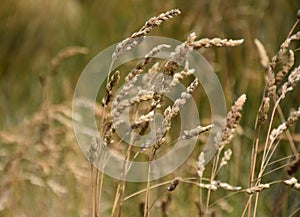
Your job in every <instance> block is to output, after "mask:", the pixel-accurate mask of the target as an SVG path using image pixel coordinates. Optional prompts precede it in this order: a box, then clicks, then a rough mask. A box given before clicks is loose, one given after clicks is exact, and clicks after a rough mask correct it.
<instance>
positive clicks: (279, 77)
mask: <svg viewBox="0 0 300 217" xmlns="http://www.w3.org/2000/svg"><path fill="white" fill-rule="evenodd" d="M294 62H295V55H294V52H293V51H292V50H289V56H288V60H287V62H286V63H285V64H284V65H283V66H282V70H280V71H279V72H277V73H276V78H275V79H276V84H279V83H280V82H281V81H282V79H283V78H284V76H285V75H286V74H287V73H288V72H289V71H290V69H291V68H292V67H293V65H294Z"/></svg>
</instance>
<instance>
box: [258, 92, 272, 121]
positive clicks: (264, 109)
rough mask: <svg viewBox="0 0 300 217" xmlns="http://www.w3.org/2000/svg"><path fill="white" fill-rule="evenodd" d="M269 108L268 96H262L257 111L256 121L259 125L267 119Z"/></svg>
mask: <svg viewBox="0 0 300 217" xmlns="http://www.w3.org/2000/svg"><path fill="white" fill-rule="evenodd" d="M269 109H270V98H269V97H268V96H267V97H265V96H264V97H263V100H262V104H261V106H260V108H259V111H258V123H259V124H260V125H262V124H264V123H265V121H266V120H267V118H268V112H269Z"/></svg>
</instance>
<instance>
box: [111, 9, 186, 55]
mask: <svg viewBox="0 0 300 217" xmlns="http://www.w3.org/2000/svg"><path fill="white" fill-rule="evenodd" d="M180 13H181V12H180V10H178V9H173V10H170V11H167V12H166V13H162V14H160V15H158V16H157V17H152V18H150V19H149V20H148V21H147V22H146V23H145V25H144V26H143V27H142V28H141V29H140V30H139V31H138V32H135V33H133V34H132V35H131V36H130V37H129V38H126V39H125V40H123V41H122V42H120V43H119V44H118V45H117V47H116V49H115V51H114V53H113V54H112V60H113V61H114V60H116V59H117V58H118V57H119V56H120V55H121V54H122V53H124V52H125V51H129V50H132V49H133V48H134V47H136V46H137V45H139V44H140V43H141V42H142V41H143V37H144V36H145V35H147V34H148V33H149V32H150V31H151V30H152V29H153V28H154V27H157V26H159V25H160V24H161V23H162V22H165V21H167V20H169V19H171V18H173V17H175V16H177V15H179V14H180Z"/></svg>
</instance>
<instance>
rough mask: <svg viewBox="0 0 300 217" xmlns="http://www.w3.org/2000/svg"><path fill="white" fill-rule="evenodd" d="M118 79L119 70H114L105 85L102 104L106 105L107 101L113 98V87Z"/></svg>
mask: <svg viewBox="0 0 300 217" xmlns="http://www.w3.org/2000/svg"><path fill="white" fill-rule="evenodd" d="M119 81H120V71H116V72H115V73H114V74H113V75H112V76H111V79H109V82H108V83H107V85H106V89H105V95H104V97H103V99H102V106H103V107H107V105H108V104H109V102H110V101H111V100H112V98H113V88H114V87H115V86H116V85H118V83H119Z"/></svg>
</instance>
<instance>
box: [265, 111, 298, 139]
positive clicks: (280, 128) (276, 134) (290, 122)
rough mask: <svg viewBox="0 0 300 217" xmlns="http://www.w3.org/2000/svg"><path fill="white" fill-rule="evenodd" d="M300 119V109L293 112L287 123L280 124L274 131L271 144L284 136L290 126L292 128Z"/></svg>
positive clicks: (271, 135)
mask: <svg viewBox="0 0 300 217" xmlns="http://www.w3.org/2000/svg"><path fill="white" fill-rule="evenodd" d="M299 117H300V107H299V108H298V110H297V111H295V112H292V113H291V114H290V116H289V117H288V119H287V121H286V122H284V123H282V124H280V125H279V126H278V127H277V128H275V129H273V130H272V132H271V134H270V143H273V142H274V141H275V140H276V139H277V138H278V137H279V136H280V135H282V134H283V133H284V132H285V131H286V130H287V129H288V127H289V126H292V125H293V124H294V123H295V122H296V121H297V120H298V118H299Z"/></svg>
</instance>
